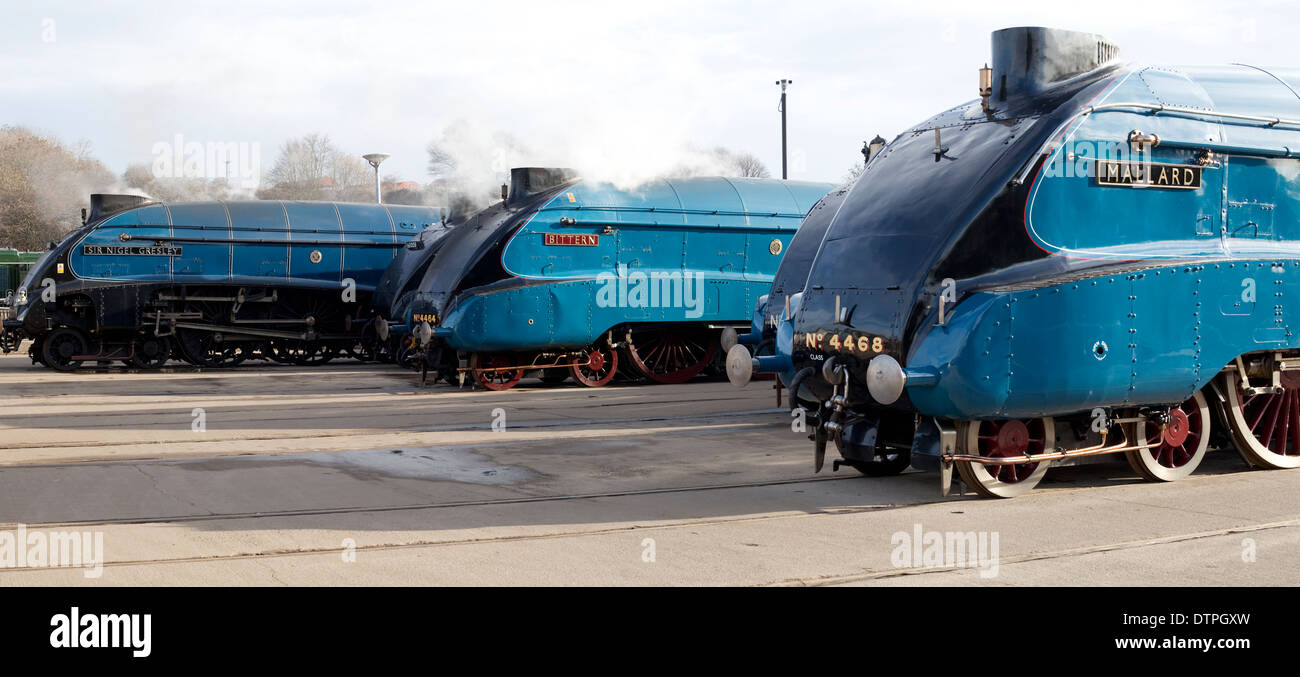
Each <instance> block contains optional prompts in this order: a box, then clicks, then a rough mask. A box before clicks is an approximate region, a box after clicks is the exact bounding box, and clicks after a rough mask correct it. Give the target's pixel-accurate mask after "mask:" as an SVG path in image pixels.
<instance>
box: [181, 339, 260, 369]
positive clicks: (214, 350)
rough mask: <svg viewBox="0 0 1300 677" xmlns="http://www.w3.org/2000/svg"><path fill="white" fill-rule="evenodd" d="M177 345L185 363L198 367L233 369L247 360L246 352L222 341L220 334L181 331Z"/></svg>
mask: <svg viewBox="0 0 1300 677" xmlns="http://www.w3.org/2000/svg"><path fill="white" fill-rule="evenodd" d="M176 338H177V345H178V346H179V348H180V352H181V353H182V354H183V355H185V356H186V358H187V359H186V361H188V362H190V363H191V364H194V365H196V366H199V367H216V368H223V367H234V366H238V365H239V364H240V363H242V362H243V361H244V360H246V359H248V351H247V350H245V349H244V347H243V346H242V345H241V344H240V343H238V342H235V341H224V340H222V337H221V335H220V334H216V333H213V332H209V331H198V330H192V329H182V330H180V331H179V332H178V333H177V337H176Z"/></svg>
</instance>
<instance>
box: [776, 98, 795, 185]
mask: <svg viewBox="0 0 1300 677" xmlns="http://www.w3.org/2000/svg"><path fill="white" fill-rule="evenodd" d="M776 84H778V85H780V86H781V107H780V109H779V110H780V111H781V178H782V179H788V178H790V176H789V175H790V172H789V170H788V166H789V165H788V164H787V163H786V159H785V88H786V87H787V86H788V85H792V84H794V80H777V81H776Z"/></svg>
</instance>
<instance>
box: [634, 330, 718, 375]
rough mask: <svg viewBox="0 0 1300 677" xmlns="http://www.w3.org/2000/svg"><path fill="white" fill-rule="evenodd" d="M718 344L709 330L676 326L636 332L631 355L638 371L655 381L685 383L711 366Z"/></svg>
mask: <svg viewBox="0 0 1300 677" xmlns="http://www.w3.org/2000/svg"><path fill="white" fill-rule="evenodd" d="M717 344H718V342H717V341H716V340H714V338H713V337H712V336H711V335H710V333H709V332H708V331H707V330H700V329H694V328H690V329H682V328H676V327H672V328H666V329H656V330H654V331H646V332H642V333H641V334H639V335H634V336H633V339H632V340H629V341H628V342H627V355H628V357H629V358H630V359H631V362H632V366H633V367H634V368H635V369H636V372H637V373H639V374H640V375H642V376H644V377H646V378H648V379H650V380H651V381H654V382H656V383H685V382H687V381H689V380H691V379H692V378H695V376H696V375H698V374H699V373H700V372H701V371H704V368H705V367H707V366H709V362H710V360H712V359H713V353H714V351H715V349H716V348H717Z"/></svg>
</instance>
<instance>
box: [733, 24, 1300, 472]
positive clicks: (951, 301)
mask: <svg viewBox="0 0 1300 677" xmlns="http://www.w3.org/2000/svg"><path fill="white" fill-rule="evenodd" d="M992 51H993V66H992V68H985V69H981V71H980V98H979V99H976V100H974V101H972V102H970V103H967V104H964V105H961V106H958V107H956V108H953V109H951V110H948V111H945V112H943V113H940V114H938V115H936V116H934V117H933V118H931V119H929V120H927V121H925V122H923V123H921V124H920V125H917V126H916V127H914V128H912V129H910V130H908V131H907V132H904V133H903V134H902V135H900V136H899V137H897V138H896V139H895V140H894V141H893V142H891V143H890V144H889V145H888V146H887V147H885V148H884V149H883V151H881V152H880V153H878V154H876V155H875V156H874V157H872V158H871V159H870V161H869V162H868V163H867V165H866V167H865V169H864V171H863V173H862V174H861V176H860V177H859V179H858V180H857V182H856V184H855V185H854V186H853V187H852V189H851V190H850V192H849V193H848V195H847V196H846V197H845V198H844V201H843V204H842V205H841V206H840V208H839V210H838V212H837V213H836V214H835V215H834V217H833V219H832V221H831V223H830V225H829V227H828V228H827V229H826V232H825V235H824V237H822V238H821V240H820V241H819V242H817V243H810V244H809V245H808V246H809V251H815V254H814V259H813V263H812V265H811V267H810V269H809V272H808V274H807V278H806V280H804V283H803V284H802V286H801V287H802V288H801V291H800V292H799V294H798V296H799V298H798V299H797V300H796V299H794V298H791V302H790V304H789V310H788V312H785V311H784V310H783V309H782V311H781V312H780V313H779V315H775V319H774V320H772V322H773V324H774V333H775V335H776V336H777V337H778V340H777V342H776V347H777V350H778V354H777V355H776V356H775V357H773V358H768V359H767V360H766V361H751V360H750V359H749V355H748V353H747V352H746V346H745V345H743V344H742V345H737V346H735V347H732V348H731V353H730V354H729V356H728V365H729V373H730V374H731V375H732V377H733V381H734V382H738V383H743V382H744V381H745V380H746V379H747V378H748V375H749V374H750V373H751V372H752V370H753V369H755V368H757V369H766V370H769V371H778V372H785V373H786V374H787V378H788V384H789V385H791V387H792V388H793V389H795V392H794V393H793V396H792V400H793V401H795V402H798V403H801V404H802V405H803V406H805V407H806V408H807V409H808V411H809V416H810V418H811V421H812V423H813V424H814V425H815V429H814V430H815V433H814V434H813V435H812V438H813V440H814V449H815V454H816V465H817V467H818V468H820V465H821V458H822V456H823V454H824V453H825V449H826V447H827V445H828V444H830V443H834V444H835V445H836V447H837V449H838V451H839V453H840V455H841V456H842V461H837V462H836V466H837V467H838V465H839V464H840V463H841V462H844V463H847V464H849V465H852V466H853V467H856V468H858V469H859V470H862V471H863V472H868V473H872V474H887V473H891V472H900V471H901V470H903V469H904V468H905V467H906V466H907V465H908V464H910V465H911V466H914V467H916V468H919V469H923V470H932V471H933V470H937V471H939V472H940V477H941V483H942V487H943V491H944V492H945V493H946V492H947V491H948V489H949V487H950V485H951V482H952V478H953V473H952V471H953V470H954V469H955V470H957V472H958V474H959V475H960V477H961V478H962V480H963V482H964V483H965V484H966V485H967V486H969V487H971V488H972V489H974V490H975V491H976V492H977V493H979V494H981V495H985V496H993V497H1010V496H1015V495H1019V494H1021V493H1024V492H1025V491H1028V490H1029V489H1031V488H1033V487H1034V486H1035V485H1036V484H1037V483H1038V482H1039V480H1041V478H1042V477H1043V475H1044V473H1045V472H1046V471H1047V468H1048V467H1049V466H1050V465H1053V464H1056V465H1064V464H1069V463H1072V462H1076V461H1077V459H1080V458H1086V457H1090V456H1096V455H1100V454H1111V453H1123V454H1124V455H1125V456H1126V458H1127V459H1128V461H1129V463H1130V464H1131V465H1132V466H1133V468H1134V469H1135V470H1136V471H1137V472H1138V473H1139V474H1140V475H1141V476H1142V477H1144V478H1146V479H1148V480H1160V481H1170V480H1177V479H1179V478H1182V477H1185V476H1187V475H1188V474H1190V473H1191V472H1192V471H1194V470H1195V469H1196V467H1197V465H1198V464H1199V463H1200V462H1201V460H1202V458H1203V457H1204V455H1205V453H1206V450H1207V449H1208V447H1209V442H1210V438H1211V435H1212V433H1214V432H1215V430H1214V428H1215V427H1216V426H1215V421H1216V417H1214V416H1212V415H1211V414H1212V413H1216V412H1217V413H1218V414H1220V416H1218V417H1217V420H1218V421H1221V422H1222V423H1223V425H1224V426H1225V427H1226V431H1227V432H1228V433H1230V436H1231V439H1232V440H1233V441H1234V442H1235V446H1236V447H1237V449H1238V451H1239V452H1240V453H1241V454H1242V455H1243V457H1244V458H1245V459H1246V460H1247V461H1248V462H1250V463H1252V464H1254V465H1257V466H1261V467H1267V468H1292V467H1296V466H1300V331H1297V330H1298V329H1300V317H1297V315H1296V314H1297V312H1300V306H1297V304H1295V303H1293V302H1290V301H1289V298H1292V297H1295V296H1296V295H1300V245H1298V244H1297V243H1298V242H1300V150H1297V149H1300V96H1298V95H1297V90H1298V88H1300V71H1295V70H1290V71H1284V70H1265V69H1262V68H1257V67H1252V66H1244V65H1237V66H1226V67H1209V68H1205V67H1201V68H1171V67H1148V66H1132V65H1122V64H1121V63H1120V62H1119V61H1118V50H1117V49H1116V47H1115V46H1114V45H1113V44H1112V43H1110V42H1109V41H1107V40H1105V39H1103V38H1101V37H1099V36H1095V35H1089V34H1081V33H1074V32H1069V31H1061V30H1054V29H1046V28H1012V29H1006V30H1001V31H997V32H995V33H994V34H993V50H992ZM799 244H800V243H798V242H796V245H799ZM792 256H793V254H792ZM770 307H771V304H770V303H769V308H770ZM772 310H773V311H775V310H776V309H772ZM768 316H769V317H773V312H769V313H768ZM1293 323H1295V324H1297V326H1295V327H1293ZM751 333H753V332H751ZM781 336H787V337H788V340H786V341H784V342H783V341H782V340H780V338H779V337H781Z"/></svg>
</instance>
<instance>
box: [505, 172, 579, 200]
mask: <svg viewBox="0 0 1300 677" xmlns="http://www.w3.org/2000/svg"><path fill="white" fill-rule="evenodd" d="M575 178H577V173H576V172H574V171H573V170H572V169H562V168H555V167H515V168H514V169H511V170H510V196H509V201H510V202H514V201H516V200H522V199H523V198H526V197H528V196H529V195H534V194H536V193H540V192H542V191H544V190H547V189H549V188H554V187H556V186H558V185H560V184H564V183H568V182H569V181H572V180H574V179H575Z"/></svg>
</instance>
